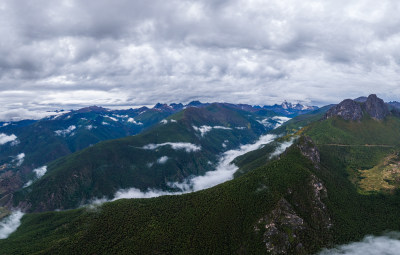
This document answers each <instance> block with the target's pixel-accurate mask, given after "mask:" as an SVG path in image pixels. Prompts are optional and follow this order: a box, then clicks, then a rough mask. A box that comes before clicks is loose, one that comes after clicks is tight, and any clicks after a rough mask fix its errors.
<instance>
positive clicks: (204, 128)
mask: <svg viewBox="0 0 400 255" xmlns="http://www.w3.org/2000/svg"><path fill="white" fill-rule="evenodd" d="M192 127H193V129H194V130H195V131H197V132H200V135H201V136H202V137H203V136H204V135H205V134H206V133H208V132H210V131H211V130H213V129H225V130H231V129H232V128H229V127H224V126H213V127H212V126H207V125H203V126H200V127H196V126H192Z"/></svg>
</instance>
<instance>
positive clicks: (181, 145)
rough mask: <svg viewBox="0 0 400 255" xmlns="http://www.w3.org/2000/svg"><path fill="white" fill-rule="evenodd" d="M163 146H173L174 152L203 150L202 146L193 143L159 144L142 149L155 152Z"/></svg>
mask: <svg viewBox="0 0 400 255" xmlns="http://www.w3.org/2000/svg"><path fill="white" fill-rule="evenodd" d="M162 146H171V148H172V149H174V150H185V151H186V152H195V151H199V150H201V146H199V145H195V144H192V143H171V142H168V143H159V144H147V145H145V146H143V147H142V148H143V149H145V150H155V149H157V148H159V147H162Z"/></svg>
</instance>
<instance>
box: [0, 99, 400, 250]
mask: <svg viewBox="0 0 400 255" xmlns="http://www.w3.org/2000/svg"><path fill="white" fill-rule="evenodd" d="M339 105H340V104H339ZM347 105H348V104H347V103H345V104H342V106H347ZM350 105H351V104H350ZM211 107H214V106H211ZM220 107H221V106H220ZM374 107H380V104H375V105H372V108H370V109H369V110H370V111H371V110H372V111H373V112H379V111H378V110H379V109H373V108H374ZM333 109H335V108H333ZM197 110H198V109H197ZM342 110H346V109H342ZM346 111H347V110H346ZM325 112H326V111H325ZM315 114H318V115H322V116H320V118H319V119H318V120H315V121H313V122H312V123H310V124H308V125H307V126H304V127H303V128H301V129H300V130H299V131H296V132H294V133H293V132H286V131H287V130H290V128H288V129H286V128H283V129H282V130H284V131H285V132H284V134H287V135H286V136H284V137H281V138H280V140H277V141H275V142H274V143H275V145H273V144H274V143H272V144H269V145H270V146H268V145H267V146H264V147H263V148H261V149H259V150H256V151H253V152H250V153H248V154H245V155H243V156H241V157H240V158H238V159H237V160H236V162H237V164H238V165H239V166H240V167H241V168H240V169H239V171H238V172H240V171H241V170H242V169H243V168H246V171H244V173H243V174H240V175H239V176H237V178H235V179H234V180H232V181H228V182H225V183H223V184H220V185H218V186H215V187H213V188H209V189H206V190H202V191H199V192H194V193H190V194H184V195H176V196H162V197H158V198H152V199H122V200H117V201H114V202H110V203H105V204H103V205H100V206H95V207H84V208H80V209H75V210H67V211H63V212H46V213H34V214H27V215H25V216H24V217H23V218H22V222H21V223H22V224H21V226H20V227H19V228H18V229H17V231H16V232H14V233H13V234H11V235H10V237H9V238H8V239H6V240H0V247H1V248H0V253H5V254H24V253H25V254H27V253H38V254H54V253H59V254H62V253H95V254H99V253H100V254H102V253H118V254H132V253H134V254H135V253H136V254H310V253H315V252H317V251H318V250H320V249H321V248H322V247H330V246H332V245H334V244H339V243H346V242H349V241H353V240H359V239H360V238H362V237H363V236H364V235H366V234H381V233H382V232H384V231H387V230H399V228H400V227H399V226H400V217H399V216H400V215H399V206H400V204H399V201H400V193H399V192H398V188H399V185H400V181H399V175H400V171H399V167H398V166H399V165H400V158H399V156H398V155H399V152H400V119H399V118H398V117H397V116H396V115H395V114H393V113H389V114H387V115H386V116H385V117H384V118H382V119H377V118H373V117H371V116H370V113H369V112H368V111H367V110H366V109H364V108H362V113H361V114H362V118H361V119H359V120H352V118H349V119H347V120H346V119H343V117H342V116H343V115H341V114H340V113H338V114H336V115H334V114H331V113H329V114H328V113H324V114H320V113H314V114H310V116H309V117H310V118H311V119H313V118H315ZM191 116H195V115H193V114H191ZM202 116H203V115H202ZM324 116H325V117H324ZM346 116H347V115H346ZM176 117H177V116H175V117H173V116H171V118H170V120H172V119H173V118H174V119H175V118H176ZM181 117H182V119H178V118H176V120H177V122H172V121H171V124H172V123H174V124H176V125H179V124H180V123H179V120H180V121H183V120H185V114H182V115H181ZM195 119H196V120H199V119H201V117H196V118H193V119H192V121H194V120H195ZM238 121H239V119H238ZM303 121H304V120H303ZM168 123H169V122H168ZM242 124H243V123H242ZM289 124H290V125H294V124H293V123H289ZM171 126H172V125H171ZM154 130H157V127H155V128H154ZM149 132H150V131H149ZM145 135H146V134H145V133H143V134H142V135H140V136H143V137H145ZM181 137H184V135H183V136H181ZM295 137H297V138H296V140H295V143H294V144H293V145H292V146H291V147H290V148H288V149H287V150H286V151H285V152H284V153H283V154H282V155H280V156H279V157H270V156H271V155H272V154H273V153H274V150H273V148H274V147H275V148H276V146H278V145H279V143H282V142H284V141H285V140H288V139H293V138H295ZM163 142H165V141H163ZM203 146H205V145H203ZM253 162H256V163H255V164H253V165H252V163H253ZM251 165H252V167H250V166H251ZM249 168H252V169H249Z"/></svg>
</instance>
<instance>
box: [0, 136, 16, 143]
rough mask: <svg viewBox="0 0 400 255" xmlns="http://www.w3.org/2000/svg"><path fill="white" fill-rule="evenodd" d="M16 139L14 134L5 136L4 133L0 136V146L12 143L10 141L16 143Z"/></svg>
mask: <svg viewBox="0 0 400 255" xmlns="http://www.w3.org/2000/svg"><path fill="white" fill-rule="evenodd" d="M16 140H17V137H16V136H15V135H14V134H11V135H6V134H4V133H1V134H0V145H3V144H6V143H9V142H12V141H16Z"/></svg>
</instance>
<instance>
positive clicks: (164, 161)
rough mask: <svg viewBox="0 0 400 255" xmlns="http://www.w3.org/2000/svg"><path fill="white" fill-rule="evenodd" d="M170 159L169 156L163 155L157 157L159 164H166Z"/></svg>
mask: <svg viewBox="0 0 400 255" xmlns="http://www.w3.org/2000/svg"><path fill="white" fill-rule="evenodd" d="M167 161H168V157H167V156H162V157H161V158H159V159H157V163H158V164H165V163H166V162H167Z"/></svg>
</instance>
